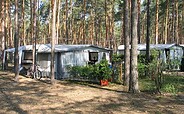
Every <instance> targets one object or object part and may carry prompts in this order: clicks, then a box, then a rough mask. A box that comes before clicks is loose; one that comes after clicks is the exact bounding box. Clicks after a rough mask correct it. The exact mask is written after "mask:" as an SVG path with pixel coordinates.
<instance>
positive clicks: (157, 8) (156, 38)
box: [155, 0, 159, 44]
mask: <svg viewBox="0 0 184 114" xmlns="http://www.w3.org/2000/svg"><path fill="white" fill-rule="evenodd" d="M158 10H159V0H156V12H155V44H158V13H159V12H158Z"/></svg>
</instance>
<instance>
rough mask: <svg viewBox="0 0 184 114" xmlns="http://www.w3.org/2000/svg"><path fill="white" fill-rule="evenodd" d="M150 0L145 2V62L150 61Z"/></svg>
mask: <svg viewBox="0 0 184 114" xmlns="http://www.w3.org/2000/svg"><path fill="white" fill-rule="evenodd" d="M149 10H150V0H147V28H146V33H147V35H146V61H147V63H148V62H149V60H150V11H149Z"/></svg>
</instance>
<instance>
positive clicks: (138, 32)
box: [137, 0, 141, 44]
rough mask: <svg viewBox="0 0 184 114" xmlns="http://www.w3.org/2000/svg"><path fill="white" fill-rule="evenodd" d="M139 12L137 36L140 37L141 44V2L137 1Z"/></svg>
mask: <svg viewBox="0 0 184 114" xmlns="http://www.w3.org/2000/svg"><path fill="white" fill-rule="evenodd" d="M137 7H138V8H137V10H138V22H137V36H138V44H140V43H141V24H140V18H141V11H140V10H141V9H140V7H141V3H140V0H137Z"/></svg>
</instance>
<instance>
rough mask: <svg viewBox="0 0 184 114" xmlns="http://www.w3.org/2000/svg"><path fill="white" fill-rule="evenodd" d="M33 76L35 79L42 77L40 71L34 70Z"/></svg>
mask: <svg viewBox="0 0 184 114" xmlns="http://www.w3.org/2000/svg"><path fill="white" fill-rule="evenodd" d="M35 78H36V79H37V80H40V79H41V78H42V72H41V71H39V70H38V71H37V72H35Z"/></svg>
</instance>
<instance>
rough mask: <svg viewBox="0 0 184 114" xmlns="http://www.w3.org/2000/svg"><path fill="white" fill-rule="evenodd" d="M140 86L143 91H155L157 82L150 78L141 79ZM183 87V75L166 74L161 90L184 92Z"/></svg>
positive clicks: (174, 92) (175, 92)
mask: <svg viewBox="0 0 184 114" xmlns="http://www.w3.org/2000/svg"><path fill="white" fill-rule="evenodd" d="M139 86H140V90H141V91H153V90H155V89H156V86H155V82H154V81H152V80H151V79H150V78H144V79H139ZM183 88H184V77H183V76H174V75H171V76H170V75H165V76H164V83H162V88H161V92H166V93H173V94H177V93H178V92H184V89H183Z"/></svg>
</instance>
